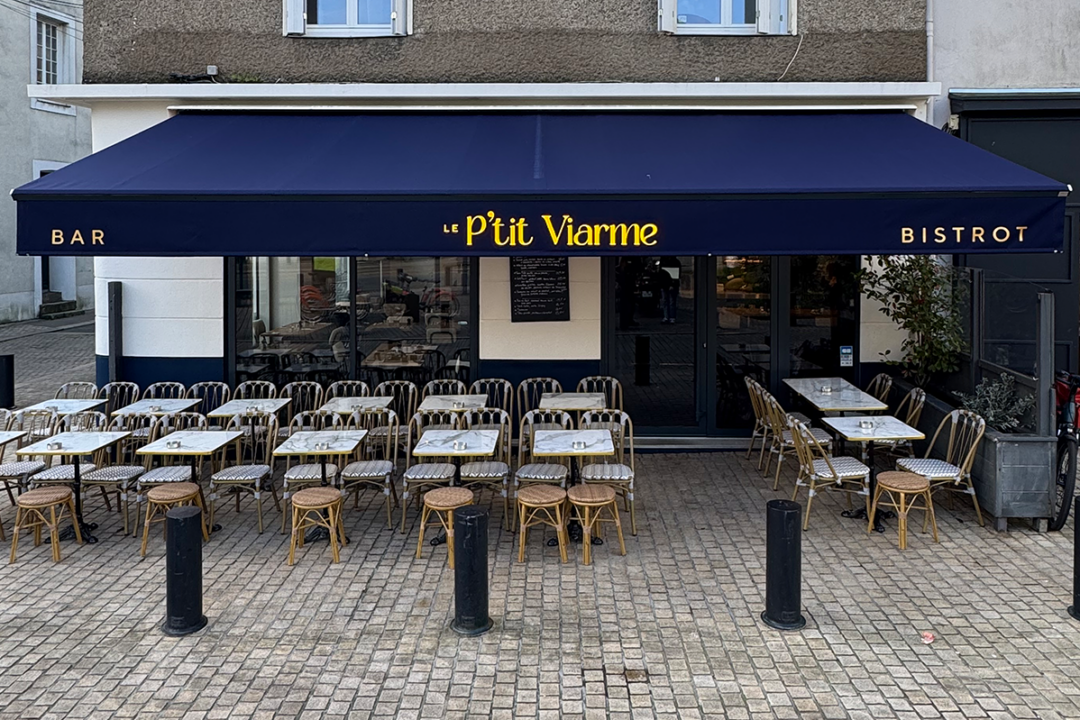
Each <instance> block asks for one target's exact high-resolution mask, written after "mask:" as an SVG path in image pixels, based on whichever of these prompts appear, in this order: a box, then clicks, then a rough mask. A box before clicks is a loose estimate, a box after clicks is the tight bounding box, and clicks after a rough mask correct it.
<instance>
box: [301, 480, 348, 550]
mask: <svg viewBox="0 0 1080 720" xmlns="http://www.w3.org/2000/svg"><path fill="white" fill-rule="evenodd" d="M342 500H343V498H342V496H341V491H340V490H338V489H337V488H332V487H310V488H304V489H303V490H300V491H298V492H296V493H294V494H293V496H292V535H291V536H290V538H289V564H290V565H292V564H293V562H294V561H295V558H296V548H298V547H304V533H305V532H306V531H307V530H309V529H310V528H314V527H321V528H326V531H327V532H328V533H329V534H330V555H331V557H333V560H334V562H340V561H341V554H340V552H339V551H338V544H339V542H340V544H341V545H344V544H345V527H344V526H343V525H342V523H341V507H342Z"/></svg>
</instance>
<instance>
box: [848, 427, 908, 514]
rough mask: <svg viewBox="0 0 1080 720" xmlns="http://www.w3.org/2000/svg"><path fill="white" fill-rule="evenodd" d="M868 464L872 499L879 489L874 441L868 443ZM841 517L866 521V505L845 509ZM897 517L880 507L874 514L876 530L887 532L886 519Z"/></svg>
mask: <svg viewBox="0 0 1080 720" xmlns="http://www.w3.org/2000/svg"><path fill="white" fill-rule="evenodd" d="M865 447H866V466H867V467H869V468H870V500H871V502H872V501H873V499H874V491H875V490H877V469H876V468H875V467H874V465H873V461H874V441H873V440H871V441H870V442H868V443H866V446H865ZM840 516H841V517H846V518H855V519H856V520H862V521H864V522H865V521H866V520H867V517H866V507H865V505H864V506H863V507H860V508H856V509H855V510H845V511H844V512H842V513H840ZM894 517H896V513H893V512H891V511H889V510H884V509H882V508H878V511H877V514H876V515H874V532H879V533H883V532H885V521H886V520H889V519H892V518H894Z"/></svg>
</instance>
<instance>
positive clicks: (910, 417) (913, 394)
mask: <svg viewBox="0 0 1080 720" xmlns="http://www.w3.org/2000/svg"><path fill="white" fill-rule="evenodd" d="M925 403H926V391H925V390H923V389H922V388H918V387H915V388H911V390H909V391H908V394H907V395H905V396H904V399H903V400H901V401H900V404H899V405H897V406H896V417H898V418H900V419H901V420H903V421H904V423H905V424H906V425H908V426H910V427H913V428H917V427H918V426H919V419H920V418H921V417H922V411H923V405H924V404H925ZM874 450H876V451H880V452H883V453H887V454H889V455H894V456H897V457H915V450H914V448H913V447H912V444H911V440H878V441H876V442H875V443H874Z"/></svg>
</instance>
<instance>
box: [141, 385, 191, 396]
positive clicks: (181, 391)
mask: <svg viewBox="0 0 1080 720" xmlns="http://www.w3.org/2000/svg"><path fill="white" fill-rule="evenodd" d="M186 394H187V387H186V386H185V385H184V383H178V382H171V381H165V382H156V383H154V384H153V385H147V386H146V389H145V390H143V395H142V396H143V399H144V400H179V399H181V398H183V397H184V395H186Z"/></svg>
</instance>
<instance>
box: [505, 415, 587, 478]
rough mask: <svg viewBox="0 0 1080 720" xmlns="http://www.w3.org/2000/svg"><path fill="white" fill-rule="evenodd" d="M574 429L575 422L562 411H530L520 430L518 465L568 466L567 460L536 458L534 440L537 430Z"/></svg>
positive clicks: (524, 417) (522, 420) (522, 419)
mask: <svg viewBox="0 0 1080 720" xmlns="http://www.w3.org/2000/svg"><path fill="white" fill-rule="evenodd" d="M573 427H574V420H573V418H571V417H570V413H568V412H564V411H562V410H529V411H528V412H527V413H525V415H524V416H523V417H522V418H521V425H520V427H519V429H518V433H519V434H518V465H519V466H521V465H527V464H528V463H533V462H537V463H544V462H555V463H559V464H560V465H568V464H569V460H567V459H565V458H552V457H536V456H535V455H533V448H532V446H533V439H534V438H535V437H536V431H537V430H570V429H572V428H573Z"/></svg>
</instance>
